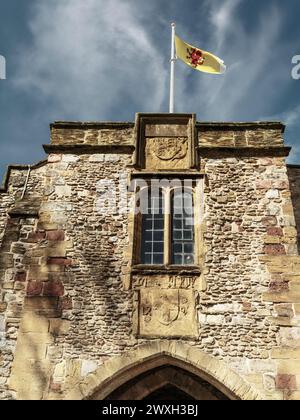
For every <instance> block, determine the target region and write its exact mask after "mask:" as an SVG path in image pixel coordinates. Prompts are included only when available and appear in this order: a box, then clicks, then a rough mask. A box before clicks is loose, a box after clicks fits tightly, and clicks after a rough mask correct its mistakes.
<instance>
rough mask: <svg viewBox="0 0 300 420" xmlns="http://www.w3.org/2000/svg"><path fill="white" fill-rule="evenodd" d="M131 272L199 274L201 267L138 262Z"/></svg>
mask: <svg viewBox="0 0 300 420" xmlns="http://www.w3.org/2000/svg"><path fill="white" fill-rule="evenodd" d="M131 274H133V275H134V274H145V275H147V274H148V275H154V274H161V275H163V274H176V275H187V274H192V275H200V274H201V268H200V267H199V266H197V265H189V266H188V265H187V266H182V265H169V266H165V265H143V264H138V265H135V266H133V267H132V269H131Z"/></svg>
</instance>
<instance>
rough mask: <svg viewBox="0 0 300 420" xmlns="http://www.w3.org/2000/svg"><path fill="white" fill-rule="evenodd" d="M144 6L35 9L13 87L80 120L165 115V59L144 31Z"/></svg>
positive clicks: (114, 2) (46, 5)
mask: <svg viewBox="0 0 300 420" xmlns="http://www.w3.org/2000/svg"><path fill="white" fill-rule="evenodd" d="M138 3H139V2H136V1H126V0H109V1H107V0H85V1H82V0H51V1H48V0H39V1H36V3H35V5H34V8H33V16H32V19H31V22H30V29H31V32H32V36H33V41H32V44H31V45H30V46H27V47H26V48H25V49H24V50H23V51H22V54H21V55H20V60H19V66H18V71H17V74H16V77H15V85H16V86H17V87H18V88H20V87H21V88H22V89H24V90H26V91H27V92H31V91H33V90H35V91H36V92H35V95H42V96H43V97H44V98H47V99H48V100H49V103H51V102H53V103H54V105H55V106H57V108H58V109H59V110H60V112H64V115H65V116H67V115H76V116H78V118H82V119H84V118H86V119H92V118H98V119H101V118H108V117H109V116H110V115H111V114H112V110H113V109H115V108H116V107H117V106H118V105H119V106H123V107H125V108H126V106H127V107H129V106H133V108H136V110H137V111H141V110H144V111H155V110H159V109H160V108H161V105H162V101H163V100H164V99H165V96H166V87H167V83H166V81H167V77H168V73H167V69H165V62H164V58H165V57H162V56H161V53H160V52H159V50H157V49H156V48H155V47H154V44H153V42H152V39H151V37H150V35H149V34H148V33H147V32H146V31H145V29H144V27H143V24H142V19H141V14H142V8H139V7H138ZM148 7H149V6H148ZM53 108H55V107H53ZM62 110H63V111H62ZM124 114H126V113H125V112H124Z"/></svg>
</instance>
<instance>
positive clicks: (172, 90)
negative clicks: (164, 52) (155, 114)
mask: <svg viewBox="0 0 300 420" xmlns="http://www.w3.org/2000/svg"><path fill="white" fill-rule="evenodd" d="M171 27H172V45H171V75H170V108H169V112H170V114H173V113H174V96H175V61H176V55H175V29H176V24H175V23H172V24H171Z"/></svg>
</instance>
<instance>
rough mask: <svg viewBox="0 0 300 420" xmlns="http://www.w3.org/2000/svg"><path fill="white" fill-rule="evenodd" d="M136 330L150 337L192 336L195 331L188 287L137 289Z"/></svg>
mask: <svg viewBox="0 0 300 420" xmlns="http://www.w3.org/2000/svg"><path fill="white" fill-rule="evenodd" d="M139 305H140V309H139V333H140V334H141V335H150V336H171V337H172V336H193V335H194V334H195V333H196V321H195V299H194V297H193V291H192V290H182V289H173V290H170V289H160V290H159V289H141V291H140V302H139Z"/></svg>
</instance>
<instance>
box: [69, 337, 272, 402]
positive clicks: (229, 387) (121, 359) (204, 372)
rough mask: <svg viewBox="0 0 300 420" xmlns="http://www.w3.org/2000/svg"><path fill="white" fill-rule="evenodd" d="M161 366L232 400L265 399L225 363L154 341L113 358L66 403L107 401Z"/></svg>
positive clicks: (188, 348)
mask: <svg viewBox="0 0 300 420" xmlns="http://www.w3.org/2000/svg"><path fill="white" fill-rule="evenodd" d="M161 366H174V367H178V368H180V369H183V370H185V371H187V372H190V373H191V374H193V375H196V376H198V377H199V378H201V379H203V380H205V381H207V382H208V383H209V384H211V385H212V386H214V387H215V388H216V389H218V390H219V391H220V392H222V393H223V394H224V395H225V396H227V397H228V398H229V399H232V400H261V399H264V398H263V396H262V395H261V394H260V393H259V392H258V391H257V390H255V389H253V388H252V386H251V385H250V384H249V383H248V382H246V381H245V380H244V379H243V378H242V377H241V376H240V375H238V374H237V373H236V372H234V371H233V370H232V369H231V368H230V367H229V366H228V365H227V364H226V363H225V362H223V361H221V360H218V359H216V358H215V357H213V356H210V355H208V354H206V353H204V352H203V351H201V350H199V349H197V348H195V347H193V346H190V345H188V344H185V343H182V342H175V341H172V342H170V341H151V342H148V343H146V344H141V345H139V346H137V347H135V348H133V349H132V350H130V351H129V352H126V353H124V354H122V355H120V356H116V357H113V358H111V359H110V360H108V361H107V362H105V363H104V364H103V365H102V366H100V367H99V368H98V369H97V370H96V371H95V372H93V373H91V374H90V375H88V376H87V377H86V378H85V379H84V380H83V381H82V382H80V383H78V384H77V385H76V386H75V387H74V388H72V389H71V390H70V391H69V392H68V393H67V394H66V397H65V399H67V400H82V399H98V400H103V399H105V398H107V397H108V396H109V395H110V394H112V393H113V392H114V391H115V390H117V389H118V388H119V387H120V386H122V385H124V384H126V383H127V382H129V381H130V380H132V379H133V378H135V377H137V376H139V375H141V374H143V373H145V372H148V371H150V370H152V369H155V368H158V367H161ZM144 394H145V393H144ZM144 394H143V396H145V395H146V394H147V393H146V394H145V395H144ZM141 397H142V395H141ZM137 399H139V398H138V397H137Z"/></svg>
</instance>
